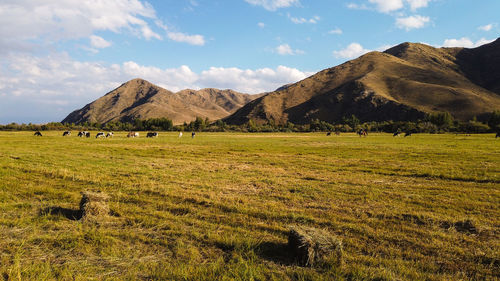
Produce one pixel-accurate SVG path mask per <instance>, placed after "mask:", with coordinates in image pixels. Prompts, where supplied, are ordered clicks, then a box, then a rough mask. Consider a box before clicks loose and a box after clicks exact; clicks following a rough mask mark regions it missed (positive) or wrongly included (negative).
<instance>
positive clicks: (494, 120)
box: [488, 110, 500, 132]
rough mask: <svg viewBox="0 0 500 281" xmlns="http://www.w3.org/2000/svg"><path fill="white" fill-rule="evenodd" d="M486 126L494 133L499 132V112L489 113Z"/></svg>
mask: <svg viewBox="0 0 500 281" xmlns="http://www.w3.org/2000/svg"><path fill="white" fill-rule="evenodd" d="M488 125H489V126H490V128H491V129H492V130H494V131H496V132H498V131H500V110H497V111H493V112H492V113H491V115H490V119H489V120H488Z"/></svg>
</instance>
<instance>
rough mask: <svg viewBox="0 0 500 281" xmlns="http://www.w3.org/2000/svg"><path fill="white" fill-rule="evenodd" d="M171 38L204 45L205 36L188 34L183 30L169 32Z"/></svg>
mask: <svg viewBox="0 0 500 281" xmlns="http://www.w3.org/2000/svg"><path fill="white" fill-rule="evenodd" d="M167 36H168V38H169V39H171V40H173V41H176V42H184V43H188V44H190V45H196V46H203V45H205V38H204V37H203V36H202V35H188V34H185V33H182V32H167Z"/></svg>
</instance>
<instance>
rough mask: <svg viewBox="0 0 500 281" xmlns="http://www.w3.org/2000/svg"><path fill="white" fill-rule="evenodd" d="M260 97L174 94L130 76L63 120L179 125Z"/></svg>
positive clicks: (229, 93) (222, 113)
mask: <svg viewBox="0 0 500 281" xmlns="http://www.w3.org/2000/svg"><path fill="white" fill-rule="evenodd" d="M260 96H261V95H248V94H242V93H238V92H235V91H232V90H217V89H203V90H198V91H195V90H182V91H180V92H177V93H173V92H170V91H168V90H166V89H163V88H161V87H159V86H156V85H154V84H152V83H150V82H148V81H146V80H143V79H133V80H130V81H128V82H126V83H124V84H122V85H121V86H120V87H118V88H116V89H114V90H113V91H111V92H109V93H107V94H106V95H105V96H103V97H101V98H99V99H97V100H95V101H94V102H92V103H89V104H87V105H85V106H84V107H83V108H81V109H79V110H75V111H73V112H72V113H71V114H69V115H68V116H67V117H66V118H65V119H64V120H63V121H62V122H63V123H75V124H79V123H83V122H99V123H108V122H111V121H120V122H130V121H133V120H134V119H149V118H161V117H166V118H169V119H171V120H172V121H173V123H174V124H182V123H183V122H190V121H192V120H194V119H195V118H196V117H198V116H199V117H203V118H204V119H205V118H208V119H210V120H218V119H221V118H223V117H227V116H228V115H230V114H232V113H234V112H235V111H236V110H237V109H239V108H241V107H242V106H243V105H245V104H247V103H248V102H249V101H251V100H253V99H256V98H259V97H260Z"/></svg>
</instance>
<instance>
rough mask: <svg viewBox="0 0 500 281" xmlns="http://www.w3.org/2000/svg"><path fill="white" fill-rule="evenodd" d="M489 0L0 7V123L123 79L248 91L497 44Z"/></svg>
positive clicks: (66, 105)
mask: <svg viewBox="0 0 500 281" xmlns="http://www.w3.org/2000/svg"><path fill="white" fill-rule="evenodd" d="M499 11H500V1H499V0H479V1H472V0H350V1H340V0H149V1H143V0H0V124H8V123H11V122H17V123H37V124H40V123H46V122H51V121H56V122H58V121H61V120H62V119H63V118H64V117H66V115H68V114H69V113H71V112H72V111H73V110H76V109H79V108H81V107H83V106H84V105H86V104H88V103H90V102H92V101H94V100H95V99H97V98H99V97H101V96H103V95H104V94H106V93H107V92H109V91H111V90H113V89H114V88H116V87H118V86H120V85H121V84H122V83H125V82H126V81H128V80H130V79H134V78H143V79H146V80H148V81H150V82H152V83H154V84H156V85H159V86H161V87H164V88H166V89H168V90H171V91H173V92H176V91H179V90H181V89H186V88H190V89H202V88H219V89H233V90H236V91H240V92H244V93H249V94H256V93H261V92H267V91H273V90H275V89H276V88H279V87H280V86H282V85H285V84H288V83H293V82H297V81H300V80H302V79H304V78H306V77H308V76H310V75H312V74H314V73H316V72H318V71H321V70H323V69H325V68H329V67H333V66H336V65H339V64H341V63H343V62H345V61H348V60H350V59H353V58H356V57H359V56H360V55H363V54H364V53H367V52H370V51H383V50H385V49H387V48H390V47H391V46H394V45H397V44H399V43H403V42H418V43H425V44H428V45H432V46H435V47H467V48H473V47H476V46H480V45H482V44H485V43H488V42H491V41H493V40H495V39H496V38H498V37H500V35H499V34H500V13H499Z"/></svg>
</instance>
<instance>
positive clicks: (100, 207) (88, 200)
mask: <svg viewBox="0 0 500 281" xmlns="http://www.w3.org/2000/svg"><path fill="white" fill-rule="evenodd" d="M108 199H109V196H108V195H106V194H103V193H98V192H88V191H87V192H83V193H82V200H81V201H80V212H81V219H82V221H84V222H95V223H98V222H100V221H103V220H106V218H107V217H108V216H109V206H108Z"/></svg>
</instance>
